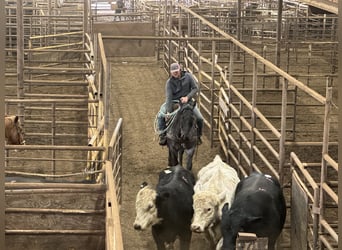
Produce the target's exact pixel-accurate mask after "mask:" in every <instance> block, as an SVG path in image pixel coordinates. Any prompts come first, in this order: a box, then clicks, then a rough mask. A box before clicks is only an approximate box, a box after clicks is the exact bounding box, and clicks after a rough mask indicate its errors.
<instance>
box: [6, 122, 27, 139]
mask: <svg viewBox="0 0 342 250" xmlns="http://www.w3.org/2000/svg"><path fill="white" fill-rule="evenodd" d="M5 140H6V143H7V144H10V145H21V144H25V141H24V133H23V130H22V128H21V125H20V121H19V117H18V116H16V115H6V116H5Z"/></svg>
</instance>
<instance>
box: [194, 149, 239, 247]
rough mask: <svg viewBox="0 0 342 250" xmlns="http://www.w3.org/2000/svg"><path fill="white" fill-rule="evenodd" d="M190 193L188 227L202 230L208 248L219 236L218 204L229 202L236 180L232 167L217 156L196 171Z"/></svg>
mask: <svg viewBox="0 0 342 250" xmlns="http://www.w3.org/2000/svg"><path fill="white" fill-rule="evenodd" d="M197 177H198V178H197V182H196V185H195V187H194V191H195V194H194V196H193V200H194V201H193V208H194V216H193V221H192V224H191V230H192V231H193V232H196V233H203V232H204V233H205V236H206V238H207V240H208V241H209V243H210V247H211V249H214V248H215V245H216V243H217V241H218V240H219V239H220V237H221V233H220V221H221V217H222V207H223V205H224V204H225V203H229V204H231V202H232V201H233V198H234V192H235V188H236V186H237V184H238V183H239V181H240V179H239V177H238V174H237V172H236V171H235V169H234V168H232V167H230V166H229V165H228V164H226V163H225V162H223V161H222V159H221V157H220V156H219V155H216V156H215V158H214V160H213V161H212V162H210V163H209V164H208V165H206V166H205V167H203V168H202V169H201V170H200V171H199V172H198V174H197Z"/></svg>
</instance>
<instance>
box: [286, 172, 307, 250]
mask: <svg viewBox="0 0 342 250" xmlns="http://www.w3.org/2000/svg"><path fill="white" fill-rule="evenodd" d="M290 216H291V245H292V249H307V234H308V230H307V225H308V196H307V194H306V193H305V191H304V190H303V188H302V187H301V185H300V183H299V181H298V180H297V179H296V176H295V175H292V194H291V215H290Z"/></svg>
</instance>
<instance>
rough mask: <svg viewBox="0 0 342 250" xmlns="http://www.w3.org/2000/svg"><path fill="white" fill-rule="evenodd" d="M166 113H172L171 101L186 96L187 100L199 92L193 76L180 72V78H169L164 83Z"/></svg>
mask: <svg viewBox="0 0 342 250" xmlns="http://www.w3.org/2000/svg"><path fill="white" fill-rule="evenodd" d="M165 91H166V112H168V113H171V112H172V101H173V100H179V99H180V98H181V97H183V96H187V97H188V98H189V100H190V99H191V98H192V97H194V96H195V95H196V93H197V92H198V91H199V88H198V85H197V83H196V81H195V79H194V78H193V76H192V75H191V74H190V73H189V72H186V71H182V72H181V76H180V78H174V77H173V76H171V77H170V78H169V79H168V80H167V81H166V86H165Z"/></svg>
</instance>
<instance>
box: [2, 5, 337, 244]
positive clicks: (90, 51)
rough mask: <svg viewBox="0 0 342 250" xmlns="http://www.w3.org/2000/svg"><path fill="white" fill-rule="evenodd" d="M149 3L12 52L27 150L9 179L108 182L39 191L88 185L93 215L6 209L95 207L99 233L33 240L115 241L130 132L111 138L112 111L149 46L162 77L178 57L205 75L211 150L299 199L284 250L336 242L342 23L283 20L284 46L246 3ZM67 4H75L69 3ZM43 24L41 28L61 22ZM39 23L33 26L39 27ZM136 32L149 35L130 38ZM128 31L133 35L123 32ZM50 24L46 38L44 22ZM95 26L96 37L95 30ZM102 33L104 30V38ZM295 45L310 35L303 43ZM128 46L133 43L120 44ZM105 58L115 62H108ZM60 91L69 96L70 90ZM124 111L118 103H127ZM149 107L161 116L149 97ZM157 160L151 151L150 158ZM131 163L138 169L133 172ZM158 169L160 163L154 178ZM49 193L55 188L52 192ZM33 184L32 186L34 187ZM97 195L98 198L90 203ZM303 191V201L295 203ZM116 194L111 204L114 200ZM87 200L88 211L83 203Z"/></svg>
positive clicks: (35, 38)
mask: <svg viewBox="0 0 342 250" xmlns="http://www.w3.org/2000/svg"><path fill="white" fill-rule="evenodd" d="M49 2H50V1H49ZM70 2H71V1H70ZM83 4H84V5H83ZM78 6H81V7H77V9H78V10H80V8H81V9H82V8H83V9H82V10H86V9H88V8H89V6H87V4H85V3H81V4H80V5H78ZM82 6H83V7H82ZM138 6H140V7H141V8H144V12H139V11H140V10H139V9H132V15H130V14H129V13H130V12H127V13H123V14H120V15H116V16H115V15H114V14H113V16H111V15H106V16H104V17H101V16H100V15H96V16H94V15H93V14H92V15H93V16H91V17H90V18H89V19H88V18H86V20H87V21H85V22H83V23H82V20H85V18H84V16H85V15H86V14H85V13H84V12H83V11H82V12H80V16H79V17H78V18H79V19H78V20H79V21H80V23H82V24H80V25H79V26H78V28H76V30H74V28H72V29H71V27H70V28H67V27H66V28H65V29H63V30H59V31H58V32H57V31H56V32H54V31H53V28H54V27H61V26H59V25H56V26H53V25H52V26H51V29H52V30H51V29H49V32H48V33H46V34H39V33H38V34H34V35H32V36H27V39H25V41H28V42H27V43H25V42H24V43H22V46H23V47H22V49H19V50H17V49H16V48H15V47H13V46H10V47H11V48H12V49H7V59H6V60H8V65H10V63H13V62H16V64H17V70H18V71H16V70H15V67H10V68H8V71H7V77H8V78H7V83H6V93H7V96H6V111H7V113H18V114H19V116H20V118H21V119H22V121H23V124H24V130H25V133H26V140H27V142H28V145H25V146H6V154H7V155H6V159H5V160H6V161H5V162H6V171H8V174H19V173H18V172H21V173H20V174H21V175H26V174H27V172H31V170H29V169H30V167H31V166H33V168H34V172H35V174H33V175H32V173H30V174H31V175H30V176H33V177H35V178H36V177H44V178H47V179H48V180H52V179H56V177H59V179H60V180H65V181H70V178H71V179H72V181H79V180H84V178H85V177H87V178H86V179H87V180H88V179H89V180H92V181H95V182H96V183H97V184H82V185H81V184H60V183H56V184H55V183H53V184H51V183H49V184H39V185H36V187H38V186H39V191H37V194H38V193H44V192H46V193H51V194H53V193H55V191H58V192H61V193H65V194H67V195H66V196H69V197H71V196H72V195H71V194H70V192H69V191H67V189H70V190H72V191H75V192H77V190H79V191H80V192H83V193H85V194H87V196H89V199H87V200H95V199H97V201H98V202H99V203H101V206H99V207H96V208H94V209H93V208H89V207H88V208H85V209H84V211H83V210H82V209H80V208H77V207H66V208H61V209H59V208H56V207H51V208H30V209H27V208H23V209H21V210H20V209H19V210H16V209H14V210H11V209H9V210H7V212H9V213H15V212H17V211H20V212H25V211H26V212H27V213H30V214H38V213H40V212H43V213H46V215H48V217H50V215H51V213H52V212H57V213H63V212H65V213H67V214H69V215H70V214H72V215H75V221H79V220H80V219H79V218H80V217H79V216H80V215H81V214H82V213H83V212H84V213H86V214H87V216H88V217H86V219H85V220H87V221H92V216H95V217H96V216H99V217H100V219H99V221H101V223H100V224H99V225H95V224H94V225H93V226H94V228H96V229H94V230H93V231H92V229H89V228H87V229H84V228H81V227H78V226H79V225H77V223H70V225H69V226H70V228H72V229H70V231H68V230H69V229H68V230H66V231H63V230H62V229H61V228H58V227H57V228H55V229H53V230H50V231H49V229H44V228H35V229H32V231H30V232H28V231H21V233H22V234H25V233H26V234H27V235H29V234H30V233H31V234H32V235H34V234H38V232H44V233H45V234H47V235H49V237H50V236H51V237H52V236H53V235H58V234H65V235H70V236H72V237H73V236H74V235H77V233H79V235H82V237H87V236H86V235H92V236H91V237H94V235H97V236H98V237H97V236H96V237H95V238H96V239H94V241H93V240H91V242H95V241H96V242H97V243H96V247H97V248H100V249H101V248H102V247H103V246H104V245H103V244H104V241H102V239H103V237H105V235H107V238H109V237H111V236H112V235H113V234H112V233H109V231H107V229H105V224H106V222H105V220H104V219H103V217H102V216H101V215H104V213H105V214H107V215H108V214H109V211H107V212H105V210H106V209H110V208H111V207H115V205H113V204H114V203H115V202H114V201H116V200H118V201H119V204H120V201H121V198H122V194H121V189H120V178H121V174H120V171H119V170H118V169H120V168H119V167H121V165H122V164H121V161H122V151H123V150H122V148H121V147H122V145H121V143H122V141H121V140H122V133H121V132H119V131H121V126H122V124H123V123H122V122H123V121H122V120H121V119H117V122H118V123H117V124H118V126H117V127H116V129H115V131H116V132H115V133H114V135H113V136H112V140H110V139H109V138H110V135H111V132H112V131H110V130H113V131H114V129H113V126H110V125H109V124H108V122H109V120H110V118H111V117H109V116H112V115H114V116H115V118H119V117H118V115H119V114H120V112H118V113H115V114H112V113H111V111H110V109H111V108H109V106H112V105H113V102H114V103H116V100H113V99H112V98H113V97H109V92H110V93H111V94H114V95H115V97H116V98H117V97H118V93H116V92H115V91H114V90H113V89H111V90H109V85H110V84H111V86H112V88H115V90H116V86H117V84H119V83H121V87H122V88H124V85H125V84H126V85H128V83H126V82H124V81H125V80H124V79H122V78H120V77H119V76H118V75H110V72H111V71H112V72H116V73H117V74H123V73H122V72H118V71H116V70H115V68H119V69H121V70H124V66H125V65H126V64H128V65H129V64H130V60H128V59H123V58H119V56H127V54H125V53H128V54H129V53H131V52H132V51H135V50H137V51H139V52H137V53H136V54H137V55H138V56H141V57H146V56H147V57H148V56H152V57H155V58H154V59H155V63H156V64H158V65H160V66H161V67H162V68H163V69H164V73H165V71H166V72H167V71H168V67H169V65H170V64H171V63H172V62H174V61H179V62H180V63H181V64H182V65H183V67H184V68H185V69H186V70H188V71H190V72H192V73H193V74H194V76H195V77H196V79H197V80H198V81H199V83H200V88H201V92H200V96H199V98H198V103H199V107H200V109H201V111H202V113H203V114H204V118H205V124H206V128H205V135H206V137H207V139H208V143H209V145H210V146H211V147H212V148H214V149H215V147H218V148H219V150H217V153H220V154H221V155H222V156H223V157H224V158H225V160H226V161H227V162H228V163H229V164H230V165H231V166H233V167H234V168H235V169H237V170H238V171H239V173H240V175H241V176H244V175H248V174H249V173H250V172H251V171H260V172H265V173H270V174H272V175H273V176H275V177H277V178H279V180H280V181H281V183H282V185H283V187H284V191H285V193H286V194H287V206H288V208H289V212H288V217H287V222H286V227H285V230H284V237H283V239H282V240H281V247H282V248H283V249H289V248H296V247H298V248H301V247H302V246H309V247H316V246H319V247H320V248H321V249H334V248H336V246H337V244H338V235H337V223H336V221H337V212H336V211H337V207H338V206H337V204H338V196H337V187H338V182H337V174H336V173H338V161H337V149H338V144H337V132H338V123H337V106H336V103H337V102H336V99H337V94H336V90H335V86H336V77H337V76H336V69H337V58H338V56H337V52H336V48H337V41H336V25H335V24H336V17H333V16H332V17H325V19H324V17H314V16H310V18H306V19H305V18H304V17H293V16H289V17H288V18H287V17H284V20H283V22H284V27H286V28H285V29H284V33H283V36H282V37H283V38H284V39H283V40H280V41H277V34H276V32H275V30H276V29H277V28H276V27H275V25H276V22H274V20H272V22H268V21H267V20H266V17H263V18H262V20H260V23H259V24H260V25H259V26H258V27H257V29H255V30H251V29H252V25H251V23H252V22H253V19H252V18H256V17H255V16H253V15H252V14H253V13H252V14H251V13H250V15H248V16H240V17H239V16H234V15H233V14H234V13H233V14H232V11H233V12H234V11H235V12H236V8H237V6H230V7H229V8H226V6H225V8H220V6H217V8H212V9H208V8H206V7H205V5H200V6H192V7H191V8H188V7H185V6H183V5H177V4H174V3H173V2H172V1H166V2H163V4H159V5H158V4H157V5H149V4H148V2H147V1H137V2H136V7H138ZM45 7H46V6H45ZM50 7H51V6H50ZM197 7H198V8H197ZM66 8H68V10H70V9H69V6H68V7H67V6H66ZM62 9H63V8H62ZM62 9H61V10H60V11H62ZM56 11H57V9H56ZM135 12H136V13H135ZM12 13H13V12H12ZM229 13H230V15H229ZM117 16H119V17H120V18H116V17H117ZM227 16H228V17H229V18H226V17H227ZM109 17H110V18H109ZM114 17H115V18H114ZM13 18H15V17H14V16H12V17H11V19H13ZM60 18H63V15H59V17H58V20H60ZM73 18H74V17H73ZM71 19H72V18H71V17H70V18H69V17H66V18H65V23H72V21H70V20H71ZM41 20H43V21H39V22H38V21H37V23H40V22H49V21H48V20H50V21H52V22H54V21H53V20H57V19H53V18H51V19H49V18H41ZM73 20H74V19H73ZM108 20H109V21H108ZM30 22H33V23H34V21H33V20H31V21H30ZM56 22H57V21H56ZM266 23H267V25H266ZM313 23H314V25H313ZM322 23H324V25H323V26H322V25H321V24H322ZM105 25H108V26H107V27H108V29H111V28H113V27H114V29H112V30H111V31H113V32H112V33H106V32H108V29H105V28H104V27H105ZM296 25H297V26H296ZM310 25H311V26H310ZM309 26H310V27H311V28H312V30H310V29H306V32H305V33H303V34H301V35H303V37H301V36H297V35H296V36H293V34H292V33H291V32H290V30H292V31H295V32H296V34H298V33H299V30H301V29H302V27H309ZM133 27H135V29H136V30H139V32H142V33H143V34H142V33H135V32H129V30H130V29H134V28H133ZM142 27H143V28H142ZM101 28H103V30H101ZM123 28H124V30H125V32H124V33H122V32H121V31H122V29H123ZM11 29H12V31H11V34H12V39H11V42H12V43H11V45H13V44H15V41H16V39H17V38H16V39H14V38H13V34H15V29H16V28H13V26H12V28H11ZM13 29H14V30H13ZM37 30H39V29H37ZM40 30H44V32H47V30H45V29H43V28H41V29H40ZM136 30H135V31H136ZM86 31H90V33H89V35H88V33H87V32H86ZM93 32H94V33H93ZM96 32H101V33H102V32H103V33H102V34H98V35H97V34H95V33H96ZM120 32H121V33H120ZM54 33H56V34H54ZM113 33H114V34H113ZM19 34H27V33H25V32H23V33H20V32H19ZM294 37H296V38H298V39H297V40H293V38H294ZM102 39H103V43H102ZM122 41H124V42H122ZM118 44H124V46H127V47H124V48H125V49H124V50H122V49H121V50H120V47H119V46H118ZM279 44H281V45H282V46H278V45H279ZM20 48H21V47H20ZM132 48H133V49H132ZM146 48H148V49H146ZM323 48H324V49H323ZM139 49H140V50H139ZM16 50H17V51H16ZM105 51H106V52H108V53H105ZM139 53H140V54H139ZM141 53H142V54H141ZM106 54H107V56H108V55H110V56H111V57H113V58H114V59H111V60H110V62H109V61H108V60H107V58H106ZM116 58H118V59H116ZM118 60H119V62H118ZM142 60H143V63H137V64H138V67H140V68H142V67H146V66H148V64H149V63H150V64H151V65H154V63H153V62H148V63H146V61H148V59H144V58H143V59H142ZM320 65H324V67H323V66H320ZM12 66H13V64H12ZM145 70H146V68H145ZM17 72H18V73H17ZM139 72H141V71H139ZM17 74H18V75H17ZM141 74H142V73H141ZM157 75H158V74H157ZM144 77H146V75H144ZM11 78H12V80H11ZM118 79H120V81H118ZM147 79H149V78H147ZM158 79H159V80H160V81H161V79H160V78H158ZM16 80H18V83H16ZM109 82H111V83H110V84H109ZM138 83H139V82H138ZM138 83H137V84H138ZM150 85H151V86H159V85H153V84H152V83H150ZM113 86H114V87H113ZM130 86H131V85H130ZM133 86H134V85H133ZM71 87H73V88H71ZM133 88H134V89H135V88H139V87H138V86H134V87H132V89H133ZM161 88H163V87H161ZM61 89H63V92H59V91H60V90H61ZM66 89H68V90H67V91H66V92H65V90H66ZM125 91H127V90H125ZM153 91H155V89H154V90H153ZM15 96H17V97H18V98H16V97H15ZM152 98H154V97H151V99H152ZM132 102H133V101H132ZM116 104H117V105H118V106H120V103H116ZM137 105H139V104H137ZM139 106H140V105H139ZM141 106H146V107H149V109H151V108H154V107H153V106H152V105H151V100H149V101H148V102H146V103H145V102H144V103H143V105H141ZM130 115H131V117H129V119H128V120H129V121H130V122H133V123H138V122H137V121H135V119H136V116H137V117H138V118H139V117H140V116H139V115H137V114H136V113H130ZM111 119H112V118H111ZM140 122H142V124H143V125H141V126H145V127H148V126H149V125H148V124H146V123H145V122H143V121H140ZM139 131H140V130H139ZM127 132H129V133H131V131H127ZM129 133H128V134H129ZM129 136H130V135H129ZM144 139H145V138H144ZM144 139H141V138H140V137H139V136H137V138H135V140H136V141H139V142H141V140H142V141H144ZM145 141H146V139H145ZM33 142H34V143H33ZM37 144H38V145H37ZM70 144H71V145H70ZM144 145H145V144H144ZM131 146H132V145H131ZM112 149H113V150H114V152H115V153H114V154H112V153H111V150H112ZM215 150H216V149H215ZM32 152H34V153H32ZM158 152H159V151H158ZM139 153H141V152H140V151H139V152H138V155H139ZM132 157H133V156H132ZM153 157H155V156H154V155H150V159H149V160H150V162H152V158H153ZM133 162H134V160H133ZM42 163H43V164H42ZM110 165H111V166H112V167H111V168H112V169H114V170H115V171H116V172H115V173H114V176H115V177H116V178H118V179H114V180H112V179H107V181H105V179H106V178H107V176H111V174H108V172H107V170H104V168H105V166H107V167H108V166H110ZM132 165H133V164H132ZM132 165H130V166H129V167H130V168H133V166H132ZM146 165H148V162H147V163H146ZM117 167H118V168H117ZM134 167H135V166H134ZM111 168H110V167H109V169H111ZM134 169H135V168H134ZM10 171H12V172H10ZM108 171H110V170H108ZM138 171H139V169H138ZM141 171H142V170H141ZM153 171H154V170H152V168H151V169H150V172H151V173H153ZM32 172H33V171H32ZM138 173H141V172H138ZM103 174H105V177H106V178H104V176H103ZM137 175H139V174H137ZM27 176H29V175H27ZM122 178H124V176H122ZM99 180H102V181H103V182H101V181H100V182H98V181H99ZM15 185H17V188H19V189H20V188H22V187H23V186H24V184H14V183H13V184H9V185H7V187H8V189H9V190H10V189H13V190H15ZM44 185H46V186H45V187H46V189H45V188H44V190H46V191H42V189H40V187H41V186H44ZM59 185H61V186H59ZM72 185H75V186H72ZM109 185H110V186H111V187H113V186H114V185H117V187H116V195H117V197H116V198H115V196H114V197H113V195H114V194H113V193H112V194H111V196H109V194H108V196H107V194H106V193H105V191H108V192H111V190H113V189H112V188H108V186H109ZM27 187H28V188H29V190H30V191H31V189H32V190H33V187H32V186H29V185H28V186H27ZM90 187H92V188H90ZM130 188H131V186H130ZM9 192H10V191H9ZM126 192H129V191H128V190H127V191H126ZM19 193H20V192H18V194H19ZM94 193H96V194H97V196H96V195H94V196H92V195H93V194H94ZM296 196H298V197H302V198H299V199H296V198H295V197H296ZM94 197H96V198H94ZM104 197H106V198H107V197H112V198H110V199H111V201H105V199H104ZM35 199H36V200H40V199H43V197H42V196H39V195H38V196H37V197H35V198H32V200H33V201H34V200H35ZM61 199H62V196H61ZM65 199H68V198H65ZM32 203H35V202H32ZM47 203H48V202H47ZM66 203H68V202H66ZM75 203H77V204H80V203H81V201H77V202H75ZM95 203H96V202H95ZM18 206H19V205H18ZM58 206H59V205H58ZM119 206H120V205H119ZM300 206H305V207H308V210H307V213H304V212H303V209H298V207H300ZM84 207H86V204H85V205H84ZM105 208H106V209H105ZM45 209H47V210H45ZM120 212H121V211H120ZM111 213H113V214H114V216H117V217H116V218H115V219H114V220H113V219H112V218H110V219H106V221H107V224H108V225H112V223H114V224H115V222H117V221H118V220H119V218H118V216H119V210H112V211H111ZM95 217H94V218H95ZM99 217H97V218H99ZM9 218H12V217H9ZM299 219H300V220H302V221H306V222H307V223H306V224H305V228H304V227H303V224H301V225H298V224H296V223H295V222H296V221H297V220H299ZM11 220H12V219H11ZM51 220H52V221H53V219H51ZM52 224H53V223H51V225H52ZM71 224H72V225H71ZM116 225H117V224H116ZM299 227H301V230H299V231H300V232H301V233H297V234H293V232H294V231H295V230H296V231H297V232H298V228H299ZM98 228H99V229H98ZM22 229H23V228H22ZM23 230H24V229H23ZM25 230H26V229H25ZM35 230H36V231H35ZM87 230H88V231H87ZM8 233H11V234H12V235H11V237H12V236H13V237H14V236H15V235H20V230H19V231H8ZM89 237H90V236H89ZM118 237H120V236H118ZM54 239H55V240H57V239H58V237H56V238H54ZM74 239H75V238H74ZM70 242H71V241H70ZM110 242H112V241H110ZM106 243H107V242H106ZM94 244H95V243H94ZM94 246H95V245H94ZM13 249H14V248H13Z"/></svg>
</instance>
